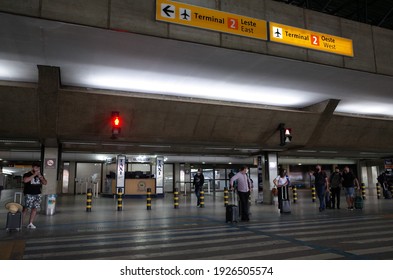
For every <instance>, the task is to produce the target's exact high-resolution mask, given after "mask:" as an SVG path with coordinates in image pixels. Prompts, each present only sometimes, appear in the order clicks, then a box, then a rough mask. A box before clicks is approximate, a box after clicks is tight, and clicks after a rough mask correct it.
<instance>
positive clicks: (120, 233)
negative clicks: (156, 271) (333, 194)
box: [0, 190, 393, 260]
mask: <svg viewBox="0 0 393 280" xmlns="http://www.w3.org/2000/svg"><path fill="white" fill-rule="evenodd" d="M298 197H299V198H298V200H297V203H295V204H294V203H292V212H291V214H280V213H279V212H278V210H277V207H276V206H274V205H271V204H270V203H268V204H266V203H265V204H255V203H254V201H252V206H251V213H252V215H251V221H250V222H239V223H235V224H227V223H225V207H224V202H223V196H222V194H220V193H219V194H217V196H216V197H214V196H213V195H206V199H205V200H206V201H205V205H206V206H205V208H197V207H196V206H195V197H194V196H193V195H191V196H190V195H188V196H183V195H181V196H180V207H179V209H174V206H173V197H172V195H171V194H169V195H166V196H165V197H164V198H156V199H153V204H152V209H151V210H147V209H146V200H145V199H144V198H126V199H124V202H123V210H122V211H117V201H116V200H115V199H114V198H106V197H99V198H94V199H93V205H92V211H91V212H86V197H85V196H84V195H78V196H59V197H58V198H57V204H56V213H55V214H54V215H52V216H47V215H44V214H41V215H39V216H38V217H37V220H36V223H35V224H36V226H37V229H35V230H30V229H26V228H23V230H22V231H21V232H6V231H5V230H3V231H0V240H1V241H0V249H1V252H2V253H1V255H2V256H1V258H2V259H54V260H55V259H72V260H78V259H91V260H93V259H115V260H122V259H184V260H186V259H217V260H218V259H220V260H223V259H254V260H255V259H272V260H274V259H307V260H311V259H319V260H321V259H393V223H392V221H393V200H386V199H377V198H376V197H368V198H367V199H366V200H365V206H364V209H363V210H354V211H349V210H347V209H346V207H345V206H346V203H345V200H344V198H343V199H342V205H341V206H342V207H341V209H327V210H326V211H324V212H319V211H318V203H317V202H312V199H311V195H310V192H309V191H308V190H300V191H299V195H298ZM0 221H1V223H2V224H3V225H4V227H5V223H6V210H5V209H4V208H3V209H1V210H0Z"/></svg>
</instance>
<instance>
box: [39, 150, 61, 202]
mask: <svg viewBox="0 0 393 280" xmlns="http://www.w3.org/2000/svg"><path fill="white" fill-rule="evenodd" d="M58 154H59V152H58V148H45V147H44V159H43V171H42V173H43V174H44V176H45V178H46V180H47V181H48V184H47V185H46V186H44V187H43V188H42V194H44V195H45V194H57V193H60V190H59V188H58V185H59V184H58V180H57V170H58V168H57V167H58V164H59V159H58Z"/></svg>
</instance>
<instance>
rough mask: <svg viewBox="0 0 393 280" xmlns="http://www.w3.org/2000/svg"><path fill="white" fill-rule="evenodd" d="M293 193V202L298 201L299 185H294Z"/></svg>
mask: <svg viewBox="0 0 393 280" xmlns="http://www.w3.org/2000/svg"><path fill="white" fill-rule="evenodd" d="M292 193H293V203H296V202H297V187H296V186H292Z"/></svg>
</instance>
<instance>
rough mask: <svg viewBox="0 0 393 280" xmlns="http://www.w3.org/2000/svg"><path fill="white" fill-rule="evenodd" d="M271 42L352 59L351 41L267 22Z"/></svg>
mask: <svg viewBox="0 0 393 280" xmlns="http://www.w3.org/2000/svg"><path fill="white" fill-rule="evenodd" d="M269 35H270V38H269V39H270V41H271V42H277V43H281V44H287V45H292V46H297V47H303V48H308V49H313V50H318V51H323V52H329V53H335V54H340V55H344V56H349V57H353V56H354V54H353V44H352V40H351V39H346V38H342V37H338V36H333V35H329V34H325V33H320V32H315V31H311V30H307V29H301V28H297V27H292V26H289V25H284V24H280V23H275V22H269Z"/></svg>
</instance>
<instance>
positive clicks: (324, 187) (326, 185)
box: [310, 165, 360, 211]
mask: <svg viewBox="0 0 393 280" xmlns="http://www.w3.org/2000/svg"><path fill="white" fill-rule="evenodd" d="M310 175H313V176H314V178H315V189H316V193H317V196H318V200H319V211H324V210H325V209H326V208H327V202H328V201H329V200H330V199H331V201H330V204H331V205H330V208H333V209H334V208H336V206H337V209H340V196H341V188H344V191H345V199H346V202H347V207H348V210H353V209H354V201H355V189H359V188H360V186H359V181H358V179H357V178H356V176H355V175H354V174H353V172H352V171H351V170H350V169H349V167H348V166H345V167H344V169H343V171H342V172H341V171H340V168H338V167H336V168H335V170H334V172H333V173H332V174H331V175H330V177H329V178H328V176H327V174H326V172H325V171H323V170H322V168H321V166H320V165H317V166H316V167H315V171H314V172H310Z"/></svg>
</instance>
